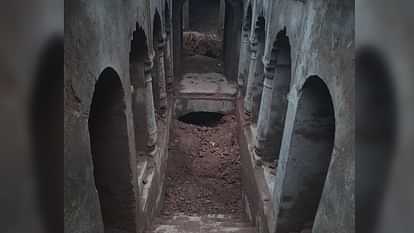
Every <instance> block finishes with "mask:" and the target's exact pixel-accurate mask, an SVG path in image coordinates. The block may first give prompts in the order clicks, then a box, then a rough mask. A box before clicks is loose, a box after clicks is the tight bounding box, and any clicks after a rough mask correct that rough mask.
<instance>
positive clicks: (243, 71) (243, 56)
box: [237, 22, 251, 96]
mask: <svg viewBox="0 0 414 233" xmlns="http://www.w3.org/2000/svg"><path fill="white" fill-rule="evenodd" d="M250 26H251V25H250V23H249V22H245V24H244V25H243V29H242V32H241V34H242V35H241V43H240V58H239V75H238V79H237V83H238V85H239V93H240V94H241V95H242V96H244V95H245V91H246V81H247V80H246V79H247V75H248V72H249V64H248V62H249V35H250Z"/></svg>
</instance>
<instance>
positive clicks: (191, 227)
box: [147, 214, 256, 233]
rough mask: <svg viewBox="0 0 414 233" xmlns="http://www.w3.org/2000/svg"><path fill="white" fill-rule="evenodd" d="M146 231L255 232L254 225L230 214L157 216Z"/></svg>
mask: <svg viewBox="0 0 414 233" xmlns="http://www.w3.org/2000/svg"><path fill="white" fill-rule="evenodd" d="M147 232H148V233H150V232H153V233H255V232H256V230H255V228H254V226H253V225H252V224H251V223H249V222H248V221H247V220H245V219H241V218H234V217H233V216H231V215H222V214H215V215H211V214H210V215H202V216H188V215H184V214H176V215H174V216H168V217H159V218H157V219H156V220H155V223H154V224H153V227H152V229H151V230H149V231H147Z"/></svg>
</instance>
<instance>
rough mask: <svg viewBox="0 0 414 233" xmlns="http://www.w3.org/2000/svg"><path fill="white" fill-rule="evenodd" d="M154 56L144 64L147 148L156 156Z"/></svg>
mask: <svg viewBox="0 0 414 233" xmlns="http://www.w3.org/2000/svg"><path fill="white" fill-rule="evenodd" d="M153 59H154V55H151V56H150V57H149V58H148V59H147V60H146V61H145V64H144V75H145V113H146V121H147V133H148V141H147V148H148V152H149V154H150V155H154V153H155V152H156V147H157V134H158V132H157V131H158V130H157V120H156V118H155V107H154V95H153V92H152V76H151V73H152V69H153V68H154V62H153Z"/></svg>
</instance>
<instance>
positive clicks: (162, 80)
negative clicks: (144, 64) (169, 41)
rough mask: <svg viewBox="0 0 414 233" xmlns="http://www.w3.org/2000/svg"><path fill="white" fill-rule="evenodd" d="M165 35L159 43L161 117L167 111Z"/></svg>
mask: <svg viewBox="0 0 414 233" xmlns="http://www.w3.org/2000/svg"><path fill="white" fill-rule="evenodd" d="M164 48H165V35H163V37H162V38H161V40H160V41H159V43H158V47H157V49H158V58H157V59H158V66H159V67H158V86H159V88H160V90H159V92H160V115H164V113H165V111H166V109H167V83H166V82H165V62H164Z"/></svg>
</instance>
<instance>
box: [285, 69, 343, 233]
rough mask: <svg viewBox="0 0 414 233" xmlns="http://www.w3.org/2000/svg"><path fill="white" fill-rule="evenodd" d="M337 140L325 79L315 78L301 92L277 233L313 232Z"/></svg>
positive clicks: (332, 107)
mask: <svg viewBox="0 0 414 233" xmlns="http://www.w3.org/2000/svg"><path fill="white" fill-rule="evenodd" d="M334 140H335V114H334V106H333V103H332V97H331V95H330V93H329V90H328V87H327V86H326V85H325V83H324V82H323V80H322V79H320V78H319V77H317V76H312V77H309V78H308V79H307V81H306V82H305V84H304V86H303V88H302V89H301V92H300V99H299V102H298V105H297V112H296V118H295V121H294V127H293V132H292V138H291V141H290V146H289V152H288V157H287V160H286V162H285V163H284V164H283V166H281V164H279V166H278V169H284V171H283V172H284V179H283V181H282V182H283V183H282V186H281V192H280V204H279V207H278V208H279V210H278V211H277V212H278V216H277V232H278V233H289V232H300V231H301V230H302V229H304V228H307V229H309V228H312V226H313V223H314V219H315V216H316V213H317V210H318V206H319V202H320V200H321V196H322V191H323V188H324V184H325V180H326V177H327V174H328V169H329V165H330V161H331V156H332V152H333V146H334Z"/></svg>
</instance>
